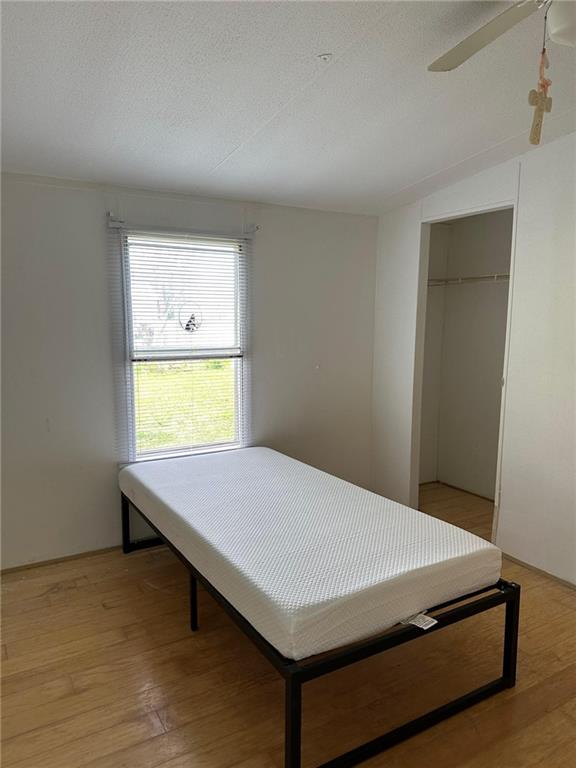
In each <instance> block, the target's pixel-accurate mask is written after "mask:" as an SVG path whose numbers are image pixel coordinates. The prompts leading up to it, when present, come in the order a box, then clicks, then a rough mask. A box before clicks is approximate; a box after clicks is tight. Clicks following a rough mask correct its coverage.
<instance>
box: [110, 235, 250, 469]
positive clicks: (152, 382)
mask: <svg viewBox="0 0 576 768" xmlns="http://www.w3.org/2000/svg"><path fill="white" fill-rule="evenodd" d="M244 250H245V244H244V241H242V240H233V239H230V240H227V239H216V238H214V239H213V238H205V237H192V236H176V235H163V234H157V233H148V232H136V231H126V232H124V233H123V253H124V259H123V276H124V297H125V319H126V337H127V344H126V348H127V352H128V360H127V365H126V373H127V382H126V383H127V387H126V393H127V405H128V412H129V415H128V431H129V432H130V435H129V457H130V458H131V459H132V460H133V459H138V458H146V457H151V456H158V455H169V454H179V453H180V454H182V453H191V452H195V451H202V450H206V449H209V448H216V447H222V448H223V447H238V446H240V445H241V444H242V443H243V419H244V390H245V387H244V385H243V381H244V376H243V362H244V361H243V356H244V344H245V339H244V337H245V330H244V282H245V280H244Z"/></svg>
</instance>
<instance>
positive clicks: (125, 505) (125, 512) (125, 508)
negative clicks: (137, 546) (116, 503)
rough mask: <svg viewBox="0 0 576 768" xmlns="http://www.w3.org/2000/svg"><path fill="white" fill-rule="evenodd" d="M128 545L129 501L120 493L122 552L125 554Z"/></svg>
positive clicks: (129, 550) (128, 549) (128, 548)
mask: <svg viewBox="0 0 576 768" xmlns="http://www.w3.org/2000/svg"><path fill="white" fill-rule="evenodd" d="M131 551H132V549H131V547H130V502H129V501H128V497H127V496H125V495H124V494H122V552H124V554H125V555H127V554H128V553H129V552H131Z"/></svg>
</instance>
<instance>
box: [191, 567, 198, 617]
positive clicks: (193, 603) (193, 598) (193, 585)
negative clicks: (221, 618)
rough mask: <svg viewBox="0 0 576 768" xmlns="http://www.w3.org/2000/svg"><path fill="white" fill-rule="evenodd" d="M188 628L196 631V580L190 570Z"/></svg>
mask: <svg viewBox="0 0 576 768" xmlns="http://www.w3.org/2000/svg"><path fill="white" fill-rule="evenodd" d="M190 629H191V630H192V632H196V630H197V629H198V580H197V579H196V576H194V574H193V573H192V572H190Z"/></svg>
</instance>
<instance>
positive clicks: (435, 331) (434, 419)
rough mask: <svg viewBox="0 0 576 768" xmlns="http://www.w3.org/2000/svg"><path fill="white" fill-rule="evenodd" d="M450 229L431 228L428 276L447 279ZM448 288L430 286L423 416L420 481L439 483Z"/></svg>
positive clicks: (427, 310) (445, 227)
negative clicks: (440, 424) (439, 437)
mask: <svg viewBox="0 0 576 768" xmlns="http://www.w3.org/2000/svg"><path fill="white" fill-rule="evenodd" d="M449 238H450V227H449V226H448V225H445V224H434V225H433V226H432V227H431V228H430V254H429V262H428V277H429V278H430V279H432V278H433V279H436V280H440V279H443V278H445V277H446V267H447V263H448V245H449ZM445 309H446V287H445V286H435V287H430V288H428V290H427V291H426V331H425V337H424V363H423V366H424V368H423V373H422V412H421V415H420V482H421V483H432V482H434V481H436V480H438V430H439V416H440V393H441V386H440V385H441V382H442V338H443V335H444V313H445Z"/></svg>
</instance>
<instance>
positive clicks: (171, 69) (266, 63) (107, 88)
mask: <svg viewBox="0 0 576 768" xmlns="http://www.w3.org/2000/svg"><path fill="white" fill-rule="evenodd" d="M507 5H508V3H493V2H254V3H253V2H231V3H229V2H177V3H172V2H160V3H155V2H74V3H59V2H39V3H36V2H4V3H3V4H2V11H3V14H2V15H3V20H2V21H3V30H2V36H3V166H4V169H5V170H9V171H15V172H20V173H32V174H42V175H50V176H58V177H63V178H72V179H83V180H89V181H95V182H102V183H106V184H121V185H129V186H137V187H146V188H154V189H166V190H171V191H175V192H187V193H194V194H199V195H209V196H220V197H229V198H239V199H247V200H257V201H266V202H276V203H284V204H290V205H299V206H306V207H317V208H326V209H333V210H350V211H360V212H376V211H379V210H383V209H385V208H386V207H390V206H391V205H393V204H397V203H398V202H407V201H409V200H411V199H416V197H418V196H419V195H420V194H423V193H428V192H430V191H432V190H433V189H435V188H437V187H439V186H442V185H443V184H446V183H450V182H452V181H454V180H456V179H457V178H459V177H461V176H463V175H466V174H467V173H470V172H475V171H477V170H480V169H481V168H482V167H486V166H488V165H490V164H493V163H495V162H499V161H500V160H503V159H506V158H508V157H511V156H513V155H515V154H518V153H520V152H523V151H526V150H527V149H528V148H529V144H528V139H527V136H528V130H529V127H530V121H531V117H532V110H531V109H530V107H529V106H528V104H527V96H528V91H529V89H530V88H532V87H534V85H535V80H536V74H537V59H538V53H539V45H540V39H541V33H542V18H541V15H540V14H536V15H535V16H532V17H531V18H530V19H528V20H526V21H524V22H522V23H521V24H520V25H518V26H517V27H516V28H514V29H513V30H511V31H510V32H508V33H507V34H506V35H505V36H503V37H501V38H500V39H499V40H497V41H496V42H495V43H493V44H492V45H491V46H490V47H488V48H486V49H484V50H483V51H481V52H480V53H479V54H478V55H476V56H475V57H474V58H473V59H471V60H469V61H468V62H466V63H465V64H464V65H463V66H462V67H460V68H459V69H457V70H455V71H454V72H451V73H436V74H433V73H429V72H427V71H426V66H427V65H428V64H429V63H430V62H431V61H432V60H433V59H435V58H436V57H437V56H439V55H440V54H441V53H443V52H444V51H445V50H447V49H448V48H449V47H451V46H452V45H454V44H455V43H457V42H459V40H461V39H462V38H463V37H464V36H466V35H467V34H469V33H470V32H472V31H474V30H475V29H476V28H477V27H478V26H480V25H481V24H483V23H484V22H486V21H487V20H489V19H490V18H492V16H494V15H495V14H496V13H498V12H500V11H501V10H503V9H504V8H505V7H506V6H507ZM324 52H330V53H333V54H334V55H333V57H332V59H331V60H330V61H329V62H327V63H325V62H323V61H321V60H320V59H318V58H317V55H318V54H320V53H324ZM550 60H551V69H550V77H551V79H552V81H553V85H552V89H551V94H552V96H553V100H554V104H553V112H552V114H550V115H547V116H546V119H545V121H544V139H545V140H549V139H551V138H555V137H556V136H559V135H562V134H563V133H567V132H568V131H569V130H574V127H575V119H576V118H575V97H576V55H575V50H574V49H570V48H565V47H562V46H555V45H553V46H551V47H550Z"/></svg>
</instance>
